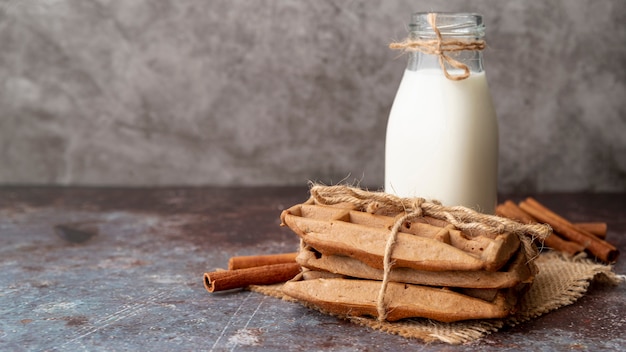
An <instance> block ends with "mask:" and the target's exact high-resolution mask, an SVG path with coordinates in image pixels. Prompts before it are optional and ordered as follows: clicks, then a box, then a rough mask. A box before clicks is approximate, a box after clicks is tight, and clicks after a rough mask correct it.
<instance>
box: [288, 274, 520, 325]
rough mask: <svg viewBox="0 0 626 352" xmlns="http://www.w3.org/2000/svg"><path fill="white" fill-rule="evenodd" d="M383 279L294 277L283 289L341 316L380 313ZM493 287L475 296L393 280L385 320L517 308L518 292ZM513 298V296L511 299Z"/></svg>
mask: <svg viewBox="0 0 626 352" xmlns="http://www.w3.org/2000/svg"><path fill="white" fill-rule="evenodd" d="M379 290H380V281H373V280H354V279H352V280H350V279H341V278H331V279H314V280H304V281H291V282H287V283H285V285H284V286H283V292H284V293H285V294H287V295H288V296H291V297H293V298H295V299H298V300H300V301H303V302H307V303H308V304H310V305H312V306H314V307H316V308H318V309H320V310H322V311H324V312H327V313H331V314H335V315H339V316H348V315H349V316H372V317H376V316H377V314H378V313H377V303H376V301H377V297H378V293H379ZM510 290H511V289H509V290H500V291H493V292H494V293H495V294H493V295H492V300H491V301H488V300H484V299H481V298H475V297H472V296H470V295H467V294H462V293H459V292H454V291H452V290H450V289H446V288H435V287H427V286H420V285H412V284H404V283H397V282H391V283H389V286H387V292H386V294H385V301H386V302H388V303H387V304H386V308H387V312H388V313H387V316H386V320H388V321H396V320H400V319H404V318H415V317H422V318H429V319H435V320H439V321H443V322H453V321H459V320H468V319H491V318H503V317H506V316H508V315H509V314H511V313H512V312H513V311H514V307H515V304H516V297H517V295H515V294H509V291H510ZM511 298H512V299H511Z"/></svg>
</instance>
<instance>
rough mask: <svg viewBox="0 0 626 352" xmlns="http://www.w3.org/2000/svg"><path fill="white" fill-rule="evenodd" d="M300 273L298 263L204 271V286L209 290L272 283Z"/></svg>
mask: <svg viewBox="0 0 626 352" xmlns="http://www.w3.org/2000/svg"><path fill="white" fill-rule="evenodd" d="M299 273H300V265H299V264H297V263H295V262H294V263H283V264H272V265H264V266H257V267H254V268H246V269H237V270H222V271H214V272H210V273H204V287H205V288H206V289H207V291H209V292H218V291H225V290H231V289H234V288H242V287H246V286H250V285H271V284H277V283H280V282H285V281H288V280H291V279H293V278H294V277H295V276H296V275H298V274H299Z"/></svg>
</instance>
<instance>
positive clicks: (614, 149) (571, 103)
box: [0, 0, 626, 192]
mask: <svg viewBox="0 0 626 352" xmlns="http://www.w3.org/2000/svg"><path fill="white" fill-rule="evenodd" d="M432 10H444V11H476V12H481V13H483V14H484V15H485V21H486V23H487V26H488V32H487V33H488V34H487V41H488V45H489V48H488V50H487V52H486V56H485V59H486V67H487V74H488V77H489V81H490V85H491V88H492V92H493V95H494V99H495V104H496V110H497V112H498V115H499V121H500V136H501V143H500V145H501V148H500V149H501V151H500V184H499V186H500V190H501V191H503V192H524V191H581V190H585V191H625V190H626V136H625V135H624V134H625V133H626V2H625V1H622V0H615V1H597V0H596V1H594V0H586V1H585V0H561V1H505V0H502V1H486V0H485V1H477V0H473V1H472V0H465V1H445V2H443V1H415V0H413V1H339V0H336V1H314V0H308V1H304V0H300V1H243V0H239V1H236V0H235V1H233V0H221V1H207V0H185V1H181V0H178V1H173V0H171V1H157V0H132V1H131V0H128V1H126V0H125V1H111V0H98V1H95V0H90V1H88V0H73V1H70V0H12V1H6V0H5V1H1V2H0V84H1V85H0V87H1V88H0V184H18V183H19V184H63V185H171V184H177V185H207V184H210V185H266V184H278V185H282V184H291V185H299V184H302V185H304V184H305V183H306V182H307V180H316V181H321V182H325V183H336V182H339V181H341V180H342V179H344V178H346V179H347V180H348V181H354V180H360V181H361V183H362V184H363V185H365V186H369V187H374V188H377V187H380V186H381V185H382V181H383V164H384V136H385V126H386V121H387V115H388V113H389V109H390V106H391V103H392V100H393V97H394V95H395V92H396V89H397V87H398V83H399V81H400V78H401V74H402V71H403V70H404V66H405V58H404V57H399V58H398V53H397V52H391V51H390V50H388V49H387V44H388V43H389V42H390V41H393V40H398V39H402V38H403V37H404V36H405V34H406V22H407V21H408V19H409V14H410V13H411V12H413V11H432ZM425 152H427V151H416V153H425Z"/></svg>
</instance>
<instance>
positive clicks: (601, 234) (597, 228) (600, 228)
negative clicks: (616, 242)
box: [574, 222, 607, 239]
mask: <svg viewBox="0 0 626 352" xmlns="http://www.w3.org/2000/svg"><path fill="white" fill-rule="evenodd" d="M574 226H576V227H578V228H579V229H583V230H585V231H588V232H591V233H592V234H594V235H595V236H596V237H598V238H602V239H605V238H606V231H607V225H606V222H575V223H574Z"/></svg>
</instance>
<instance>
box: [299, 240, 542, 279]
mask: <svg viewBox="0 0 626 352" xmlns="http://www.w3.org/2000/svg"><path fill="white" fill-rule="evenodd" d="M296 261H297V262H298V263H299V264H300V265H301V266H302V267H304V268H307V269H310V270H315V271H317V272H319V271H324V272H329V273H334V274H339V275H343V276H347V277H358V278H363V279H371V280H382V279H383V270H380V269H375V268H372V267H370V266H369V265H366V264H364V263H362V262H360V261H359V260H356V259H353V258H351V257H348V256H343V255H326V254H322V253H319V252H317V251H316V250H314V249H312V248H311V247H307V248H305V249H303V250H301V251H300V253H299V254H298V256H297V257H296ZM503 269H504V270H502V271H486V270H481V271H462V270H456V271H425V270H415V269H411V268H394V269H392V270H391V271H390V277H389V278H390V281H394V282H406V283H411V284H419V285H427V286H448V287H459V288H461V287H463V288H479V289H501V288H508V287H516V286H518V285H524V284H528V283H531V282H532V280H533V278H534V274H535V273H534V272H533V271H532V269H531V267H530V266H529V265H528V259H527V258H526V255H525V254H524V252H523V251H518V252H517V254H515V256H514V257H513V258H512V259H511V262H510V263H508V264H507V265H506V266H505V267H503Z"/></svg>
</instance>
